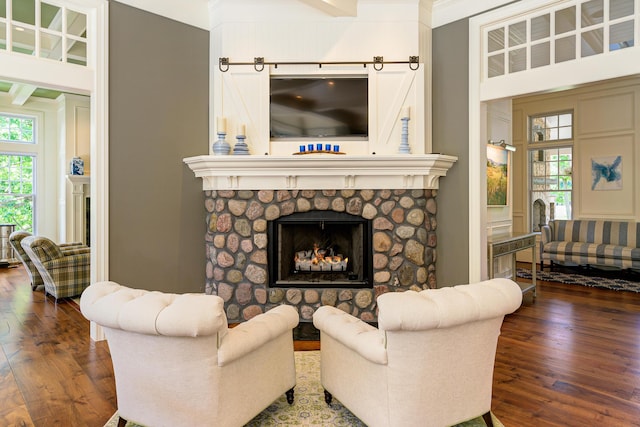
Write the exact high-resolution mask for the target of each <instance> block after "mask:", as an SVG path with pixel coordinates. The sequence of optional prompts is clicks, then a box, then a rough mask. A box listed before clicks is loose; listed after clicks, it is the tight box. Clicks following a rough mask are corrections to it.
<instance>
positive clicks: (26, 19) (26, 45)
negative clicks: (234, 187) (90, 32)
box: [0, 0, 87, 66]
mask: <svg viewBox="0 0 640 427" xmlns="http://www.w3.org/2000/svg"><path fill="white" fill-rule="evenodd" d="M0 50H7V51H9V52H13V53H20V54H25V55H33V56H36V57H39V58H44V59H51V60H54V61H59V62H66V63H70V64H79V65H83V66H86V65H87V15H86V14H84V13H81V12H78V11H75V10H72V9H69V8H67V7H65V6H58V5H56V4H53V3H48V2H46V1H43V0H0Z"/></svg>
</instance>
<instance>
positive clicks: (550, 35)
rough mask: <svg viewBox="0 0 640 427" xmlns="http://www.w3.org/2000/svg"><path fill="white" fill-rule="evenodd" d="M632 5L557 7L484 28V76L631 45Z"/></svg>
mask: <svg viewBox="0 0 640 427" xmlns="http://www.w3.org/2000/svg"><path fill="white" fill-rule="evenodd" d="M637 13H638V11H637V10H636V3H635V2H634V0H586V1H585V0H575V1H566V2H559V4H558V5H556V6H554V7H551V8H548V9H546V10H545V11H544V12H543V13H540V10H535V11H533V12H532V13H530V14H529V15H527V16H525V17H522V16H518V17H517V18H514V19H513V20H511V21H509V22H507V23H501V24H500V25H499V26H498V27H492V28H488V29H487V30H486V31H485V33H484V35H485V43H484V46H485V47H484V57H485V59H484V62H485V64H484V68H485V72H484V75H485V76H486V77H487V78H494V77H499V76H504V75H508V74H513V73H517V72H520V71H525V70H531V69H535V68H539V67H546V66H549V65H553V64H559V63H563V62H567V61H573V60H576V59H580V58H586V57H589V56H593V55H600V54H604V53H608V52H613V51H617V50H621V49H627V48H632V47H634V45H635V34H636V27H635V25H636V22H637V19H636V16H635V15H636V14H637Z"/></svg>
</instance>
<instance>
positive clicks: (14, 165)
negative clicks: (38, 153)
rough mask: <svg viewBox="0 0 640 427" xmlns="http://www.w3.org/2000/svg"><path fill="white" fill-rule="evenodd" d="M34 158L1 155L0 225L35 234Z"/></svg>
mask: <svg viewBox="0 0 640 427" xmlns="http://www.w3.org/2000/svg"><path fill="white" fill-rule="evenodd" d="M34 163H35V158H34V156H30V155H16V154H0V223H2V224H15V225H16V230H25V231H29V232H33V213H34V209H33V208H34V203H33V202H34V191H33V190H34V185H33V183H34V173H33V171H34Z"/></svg>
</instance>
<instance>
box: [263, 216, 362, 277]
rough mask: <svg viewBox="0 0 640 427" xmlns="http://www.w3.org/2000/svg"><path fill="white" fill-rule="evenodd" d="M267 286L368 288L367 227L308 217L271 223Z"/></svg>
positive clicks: (356, 220) (357, 220) (351, 219)
mask: <svg viewBox="0 0 640 427" xmlns="http://www.w3.org/2000/svg"><path fill="white" fill-rule="evenodd" d="M268 233H269V234H268V242H269V246H268V258H269V259H268V262H269V284H270V286H272V287H273V286H276V287H323V286H334V287H349V288H363V287H371V274H372V273H371V268H372V260H371V258H372V250H371V221H369V220H367V219H365V218H362V217H358V216H354V215H350V214H347V213H342V212H333V211H311V212H303V213H295V214H292V215H288V216H284V217H280V218H278V219H276V220H274V221H269V228H268Z"/></svg>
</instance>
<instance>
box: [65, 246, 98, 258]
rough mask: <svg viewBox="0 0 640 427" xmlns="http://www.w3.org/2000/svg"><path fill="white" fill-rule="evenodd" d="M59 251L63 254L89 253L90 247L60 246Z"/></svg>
mask: <svg viewBox="0 0 640 427" xmlns="http://www.w3.org/2000/svg"><path fill="white" fill-rule="evenodd" d="M60 251H61V252H62V254H63V255H65V256H66V255H76V254H86V253H91V248H90V247H88V246H84V245H82V246H61V247H60Z"/></svg>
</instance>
